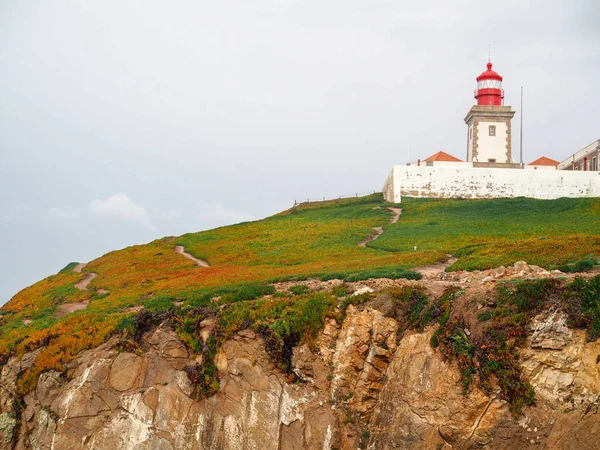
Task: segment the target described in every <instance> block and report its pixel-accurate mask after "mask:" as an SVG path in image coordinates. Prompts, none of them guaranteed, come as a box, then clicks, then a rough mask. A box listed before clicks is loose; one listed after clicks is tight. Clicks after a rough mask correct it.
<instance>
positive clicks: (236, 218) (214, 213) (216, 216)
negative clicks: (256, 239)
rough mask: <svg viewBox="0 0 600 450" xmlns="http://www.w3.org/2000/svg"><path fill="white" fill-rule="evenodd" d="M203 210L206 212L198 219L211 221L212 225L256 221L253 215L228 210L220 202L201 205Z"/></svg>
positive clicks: (200, 214)
mask: <svg viewBox="0 0 600 450" xmlns="http://www.w3.org/2000/svg"><path fill="white" fill-rule="evenodd" d="M201 208H202V209H203V210H204V211H203V212H201V213H199V214H198V215H197V217H198V219H200V220H204V221H209V222H211V223H212V224H218V225H229V224H232V223H239V222H246V221H248V220H253V219H254V217H253V216H252V215H251V214H248V213H245V212H240V211H236V210H235V209H232V208H226V207H225V206H223V205H222V204H221V203H219V202H210V203H207V204H204V205H201Z"/></svg>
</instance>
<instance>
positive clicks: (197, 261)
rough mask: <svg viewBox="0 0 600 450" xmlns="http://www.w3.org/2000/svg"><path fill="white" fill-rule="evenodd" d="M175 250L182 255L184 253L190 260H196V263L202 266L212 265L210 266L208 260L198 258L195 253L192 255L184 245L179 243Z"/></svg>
mask: <svg viewBox="0 0 600 450" xmlns="http://www.w3.org/2000/svg"><path fill="white" fill-rule="evenodd" d="M175 251H176V252H177V253H179V254H180V255H183V256H184V257H185V258H187V259H190V260H192V261H194V262H195V263H196V264H198V265H199V266H201V267H210V266H209V264H208V263H207V262H206V261H204V260H202V259H198V258H196V257H195V256H193V255H190V254H189V253H187V252H186V251H185V247H184V246H183V245H177V246H176V247H175Z"/></svg>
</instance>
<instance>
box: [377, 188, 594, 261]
mask: <svg viewBox="0 0 600 450" xmlns="http://www.w3.org/2000/svg"><path fill="white" fill-rule="evenodd" d="M402 206H403V208H404V209H403V213H402V217H401V222H400V223H398V224H397V225H392V226H389V227H387V228H386V232H385V233H384V234H383V235H382V236H381V238H379V239H377V240H376V241H374V242H373V243H371V244H370V247H372V248H377V249H382V250H388V251H398V252H407V251H410V250H411V249H412V246H413V245H417V246H418V248H419V249H420V250H421V251H423V252H425V253H427V252H431V251H442V252H445V253H451V254H453V255H454V256H457V257H458V258H459V260H458V262H457V263H456V264H454V265H453V266H452V267H451V268H450V270H452V269H454V270H459V269H466V270H475V269H489V268H492V267H498V266H500V265H509V264H512V263H514V262H515V261H519V260H525V261H527V262H529V263H531V264H536V265H539V266H542V267H552V266H558V265H561V264H564V263H567V262H572V261H574V260H578V259H581V258H582V257H584V256H586V255H588V254H590V253H592V254H596V255H597V254H598V249H600V232H599V231H600V228H599V225H600V201H599V200H598V199H583V198H582V199H568V198H562V199H558V200H533V199H526V198H518V199H497V200H433V199H411V198H406V199H405V200H404V203H403V205H402Z"/></svg>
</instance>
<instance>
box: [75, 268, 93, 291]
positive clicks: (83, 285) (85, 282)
mask: <svg viewBox="0 0 600 450" xmlns="http://www.w3.org/2000/svg"><path fill="white" fill-rule="evenodd" d="M97 276H98V274H97V273H93V272H90V273H86V274H85V275H84V276H83V278H82V279H81V281H79V282H78V283H75V287H76V288H77V289H81V290H82V291H87V290H88V286H89V284H90V283H91V281H92V280H93V279H94V278H96V277H97Z"/></svg>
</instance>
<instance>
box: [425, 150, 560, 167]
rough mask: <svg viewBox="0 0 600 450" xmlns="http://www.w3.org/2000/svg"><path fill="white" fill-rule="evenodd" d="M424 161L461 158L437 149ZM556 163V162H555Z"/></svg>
mask: <svg viewBox="0 0 600 450" xmlns="http://www.w3.org/2000/svg"><path fill="white" fill-rule="evenodd" d="M425 161H452V162H462V160H460V159H458V158H455V157H454V156H452V155H449V154H448V153H446V152H442V151H439V152H437V153H436V154H435V155H431V156H430V157H429V158H427V159H426V160H425ZM556 164H558V163H556Z"/></svg>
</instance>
